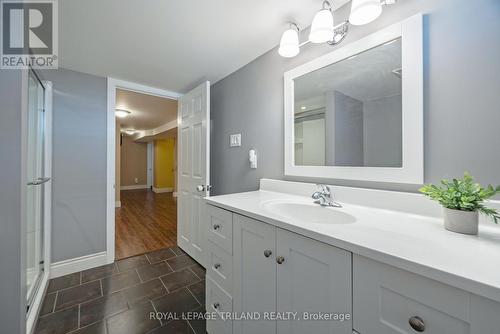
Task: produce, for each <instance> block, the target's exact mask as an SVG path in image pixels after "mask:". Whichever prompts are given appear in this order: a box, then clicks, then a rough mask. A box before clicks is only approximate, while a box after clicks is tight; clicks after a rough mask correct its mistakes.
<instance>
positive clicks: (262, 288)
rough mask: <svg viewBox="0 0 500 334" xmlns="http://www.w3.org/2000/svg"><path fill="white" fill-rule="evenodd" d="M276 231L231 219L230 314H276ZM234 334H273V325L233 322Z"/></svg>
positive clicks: (242, 218) (264, 322)
mask: <svg viewBox="0 0 500 334" xmlns="http://www.w3.org/2000/svg"><path fill="white" fill-rule="evenodd" d="M275 245H276V228H275V227H274V226H272V225H269V224H265V223H261V222H258V221H256V220H253V219H250V218H247V217H243V216H239V215H236V214H235V215H234V216H233V280H234V285H233V310H234V312H235V314H241V313H242V312H249V313H253V312H258V313H259V314H264V312H275V311H276V258H275ZM233 333H235V334H272V333H276V321H270V320H264V319H262V318H261V319H259V320H236V321H233Z"/></svg>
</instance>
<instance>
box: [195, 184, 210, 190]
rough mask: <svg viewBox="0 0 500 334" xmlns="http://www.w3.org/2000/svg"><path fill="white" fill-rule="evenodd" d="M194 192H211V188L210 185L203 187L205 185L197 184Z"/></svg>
mask: <svg viewBox="0 0 500 334" xmlns="http://www.w3.org/2000/svg"><path fill="white" fill-rule="evenodd" d="M196 190H198V191H200V192H201V191H205V190H206V191H210V190H212V186H211V185H209V184H207V185H206V186H205V185H203V184H199V185H197V186H196Z"/></svg>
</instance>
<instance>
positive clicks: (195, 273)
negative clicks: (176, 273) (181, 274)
mask: <svg viewBox="0 0 500 334" xmlns="http://www.w3.org/2000/svg"><path fill="white" fill-rule="evenodd" d="M192 267H194V265H193V266H191V267H188V268H187V269H189V271H191V272H192V273H193V274H194V276H196V277H198V279H199V280H202V279H203V278H201V277H200V276H198V275H197V274H196V273H195V272H194V270H193V269H191V268H192Z"/></svg>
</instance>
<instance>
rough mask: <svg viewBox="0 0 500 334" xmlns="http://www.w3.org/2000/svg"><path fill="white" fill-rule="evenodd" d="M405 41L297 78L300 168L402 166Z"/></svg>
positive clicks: (379, 47)
mask: <svg viewBox="0 0 500 334" xmlns="http://www.w3.org/2000/svg"><path fill="white" fill-rule="evenodd" d="M401 75H402V71H401V38H398V39H395V40H392V41H390V42H388V43H385V44H383V45H379V46H377V47H375V48H372V49H369V50H367V51H364V52H362V53H360V54H357V55H354V56H352V57H349V58H347V59H344V60H342V61H339V62H337V63H334V64H331V65H328V66H326V67H323V68H321V69H318V70H316V71H314V72H310V73H307V74H305V75H303V76H301V77H298V78H296V79H294V125H295V128H294V137H295V138H294V144H295V165H298V166H300V165H301V166H351V167H402V99H401Z"/></svg>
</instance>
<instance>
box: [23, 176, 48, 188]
mask: <svg viewBox="0 0 500 334" xmlns="http://www.w3.org/2000/svg"><path fill="white" fill-rule="evenodd" d="M49 181H50V177H39V178H38V179H36V180H34V181H31V182H28V186H39V185H41V184H44V183H47V182H49Z"/></svg>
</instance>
